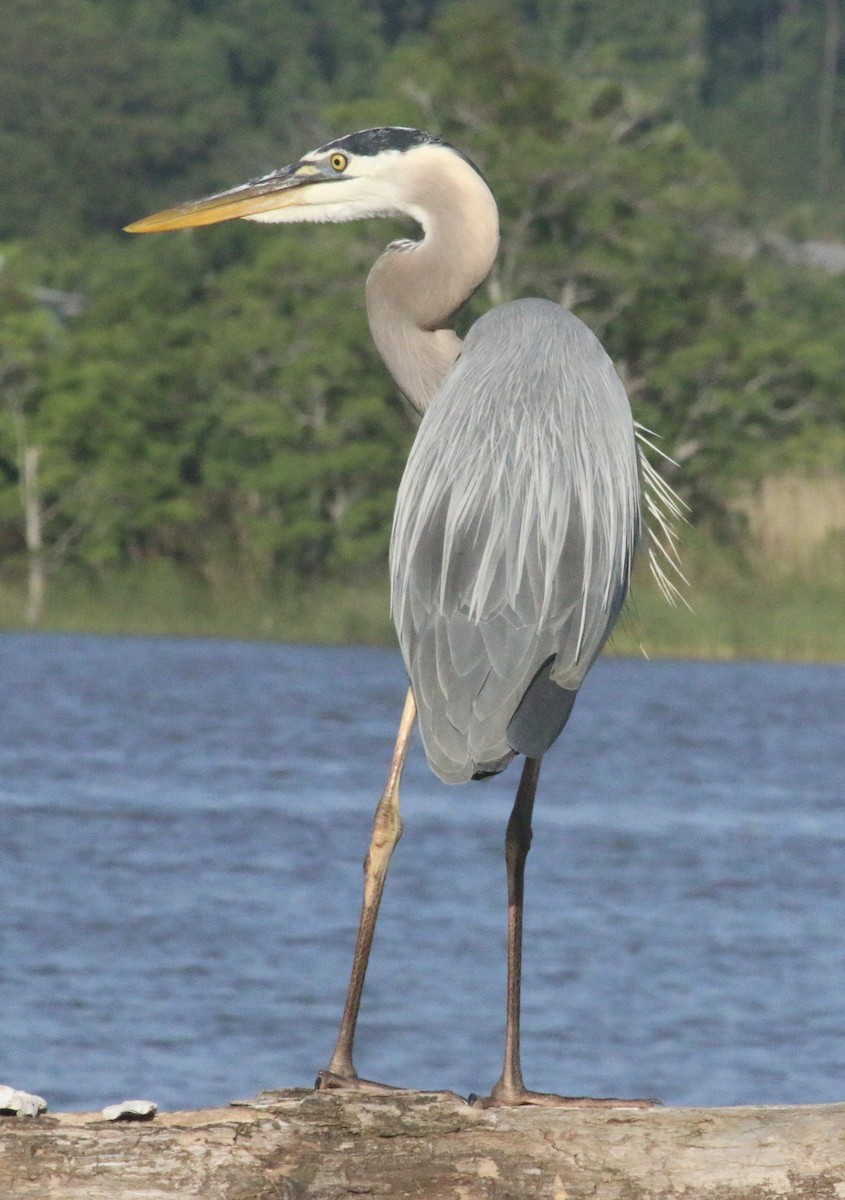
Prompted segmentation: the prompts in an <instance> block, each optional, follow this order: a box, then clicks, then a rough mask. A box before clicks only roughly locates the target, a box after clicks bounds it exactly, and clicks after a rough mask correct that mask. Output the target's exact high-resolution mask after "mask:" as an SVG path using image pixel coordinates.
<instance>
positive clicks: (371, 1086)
mask: <svg viewBox="0 0 845 1200" xmlns="http://www.w3.org/2000/svg"><path fill="white" fill-rule="evenodd" d="M416 715H417V709H416V705H415V703H414V695H413V692H412V691H411V689H410V688H409V689H408V696H407V698H406V700H405V708H404V710H403V712H402V720H401V721H400V723H399V733H398V735H397V737H396V747H395V749H394V751H393V760H392V762H391V764H390V773H389V774H388V777H387V784H386V785H385V789H384V791H383V793H382V796H381V799H380V800H379V802H378V806H377V807H376V815H375V819H374V821H373V836H372V839H371V841H370V848H369V851H368V852H367V857H366V859H365V860H364V901H363V904H362V906H361V919H360V922H359V925H358V940H357V942H356V943H355V954H354V956H353V959H352V974H351V976H350V979H349V989H348V991H347V993H346V1004H345V1005H344V1009H343V1016H342V1018H341V1022H340V1031H339V1033H338V1035H337V1044H336V1045H335V1048H334V1053H333V1054H332V1057H331V1062H330V1063H329V1065H328V1067H327V1068H326V1069H325V1070H324V1071H320V1073H319V1075H318V1076H317V1085H316V1086H317V1087H318V1088H332V1087H346V1088H350V1087H351V1088H357V1089H359V1090H365V1091H382V1090H388V1089H387V1085H386V1084H380V1083H373V1082H371V1081H370V1080H365V1079H359V1078H358V1074H357V1072H356V1070H355V1067H354V1065H353V1062H352V1044H353V1042H354V1040H355V1026H356V1024H357V1021H358V1009H359V1008H360V1005H361V993H362V992H363V990H364V978H365V976H366V974H367V962H368V961H369V957H370V948H371V946H372V944H373V934H374V933H375V928H376V919H377V917H378V910H379V904H380V903H381V896H382V892H383V891H384V881H385V879H386V877H387V868H388V867H389V866H390V857H391V855H392V854H393V849H394V847H395V845H396V843H397V842H398V841H399V838H400V837H401V836H402V820H401V818H400V816H399V781H400V780H401V778H402V769H403V767H404V766H405V758H406V756H407V753H408V745H409V743H410V740H411V731H412V729H413V727H414V718H415V717H416ZM390 1090H393V1089H390Z"/></svg>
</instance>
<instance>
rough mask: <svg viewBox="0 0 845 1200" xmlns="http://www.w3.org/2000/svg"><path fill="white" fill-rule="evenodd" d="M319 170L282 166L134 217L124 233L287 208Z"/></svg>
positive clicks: (214, 221) (297, 200) (182, 226)
mask: <svg viewBox="0 0 845 1200" xmlns="http://www.w3.org/2000/svg"><path fill="white" fill-rule="evenodd" d="M321 179H322V175H321V173H320V172H319V171H318V170H317V168H316V167H314V166H312V165H310V164H307V163H306V164H302V163H294V164H293V166H290V167H282V168H281V169H280V170H279V171H274V172H273V173H272V174H271V175H265V176H263V177H262V178H261V179H254V180H251V181H250V182H249V183H242V184H240V185H239V186H238V187H233V188H229V189H228V190H227V191H225V192H217V193H215V195H213V196H206V197H205V198H204V199H202V200H190V201H188V203H187V204H179V205H177V206H176V207H175V208H165V209H163V210H162V211H161V212H157V213H153V215H152V216H150V217H143V218H142V219H141V220H140V221H133V222H132V224H131V225H127V226H126V232H127V233H165V232H167V231H168V230H170V229H193V228H195V227H196V226H197V225H216V224H217V222H218V221H231V220H232V219H233V218H235V217H249V216H252V215H253V214H254V213H262V212H270V211H271V210H272V209H278V208H288V207H290V206H292V205H295V204H297V203H300V197H299V194H298V191H299V188H301V187H303V186H305V185H306V184H309V183H318V182H320V180H321Z"/></svg>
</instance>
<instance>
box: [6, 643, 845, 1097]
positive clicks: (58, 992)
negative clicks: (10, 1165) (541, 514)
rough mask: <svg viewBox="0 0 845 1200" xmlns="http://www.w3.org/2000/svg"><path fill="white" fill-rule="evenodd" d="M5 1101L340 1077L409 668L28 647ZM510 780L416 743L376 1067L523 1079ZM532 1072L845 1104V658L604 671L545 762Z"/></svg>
mask: <svg viewBox="0 0 845 1200" xmlns="http://www.w3.org/2000/svg"><path fill="white" fill-rule="evenodd" d="M0 672H1V673H2V680H3V686H2V694H0V823H1V824H0V827H1V828H2V838H1V839H0V886H2V916H0V1083H8V1084H12V1085H13V1086H15V1087H19V1088H23V1089H26V1090H27V1091H33V1092H37V1093H39V1094H41V1095H43V1096H45V1097H46V1098H47V1100H48V1103H49V1104H50V1107H51V1108H52V1109H67V1108H71V1109H73V1108H80V1109H89V1108H100V1107H102V1106H103V1105H104V1104H107V1103H110V1102H114V1101H116V1100H121V1099H125V1098H127V1097H134V1096H143V1097H146V1098H149V1099H153V1100H156V1101H157V1102H158V1103H159V1105H160V1106H161V1107H163V1108H178V1107H196V1106H200V1105H208V1104H215V1103H225V1102H227V1101H228V1100H230V1099H233V1098H237V1097H246V1096H250V1095H253V1094H255V1093H256V1092H257V1091H258V1090H260V1089H261V1088H265V1087H283V1086H301V1085H308V1084H310V1083H311V1082H312V1081H313V1078H314V1075H315V1073H316V1071H317V1069H318V1068H319V1067H321V1066H324V1065H326V1063H327V1060H328V1057H329V1054H330V1052H331V1049H332V1045H333V1042H334V1037H335V1033H336V1027H337V1021H338V1018H339V1016H340V1011H341V1007H342V1003H343V996H344V992H345V988H346V980H347V974H348V969H349V964H350V959H351V953H352V946H353V941H354V933H355V927H356V924H357V917H358V907H359V901H360V885H361V861H362V858H363V855H364V852H365V849H366V845H367V842H368V839H369V831H370V824H371V819H372V811H373V807H374V805H375V802H376V800H377V798H378V795H379V793H380V791H381V788H382V785H383V780H384V774H385V770H386V766H387V763H388V761H389V757H390V753H391V749H392V744H393V737H394V733H395V726H396V723H397V720H398V716H399V712H400V708H401V705H402V701H403V696H404V675H403V669H402V665H401V661H400V659H399V656H398V654H397V653H395V652H393V651H390V650H383V651H379V650H372V649H336V648H332V649H329V648H320V647H302V646H283V645H262V644H246V643H236V642H215V641H203V640H196V641H176V640H165V639H161V640H159V639H141V638H138V639H131V638H97V637H77V636H61V635H42V634H30V635H25V634H21V635H16V634H6V635H0ZM516 782H517V770H516V768H515V767H512V768H511V769H510V770H509V771H508V772H506V773H505V774H504V775H502V776H499V777H498V778H496V779H494V780H490V781H487V782H484V783H481V784H478V783H475V784H468V785H466V786H464V787H457V788H454V787H452V788H450V787H446V786H444V785H442V784H440V783H439V782H438V780H437V779H435V777H434V776H433V775H432V774H431V773H430V771H429V770H428V767H427V766H426V764H425V760H424V757H423V754H422V751H421V749H420V747H419V743H418V742H417V743H416V744H415V747H414V750H413V754H412V758H411V761H410V762H409V765H408V768H407V770H406V773H405V780H404V783H403V789H402V802H403V815H404V819H405V837H404V838H403V840H402V842H401V843H400V845H399V847H398V849H397V852H396V855H395V857H394V862H393V866H392V868H391V874H390V878H389V881H388V887H387V892H386V896H385V902H384V905H383V911H382V917H381V920H380V924H379V930H378V933H377V936H376V944H375V950H374V956H373V961H372V964H371V971H370V976H369V978H368V982H367V988H366V991H365V994H364V1004H363V1009H362V1019H361V1024H360V1029H359V1040H358V1046H357V1055H356V1059H357V1065H358V1068H359V1070H360V1071H361V1073H362V1074H366V1075H368V1076H370V1077H371V1078H376V1079H383V1080H385V1081H388V1082H392V1083H397V1084H403V1085H407V1086H419V1087H447V1088H454V1089H455V1090H457V1091H459V1092H462V1093H464V1094H465V1093H467V1092H469V1091H477V1092H483V1091H485V1090H488V1089H489V1087H490V1085H491V1084H492V1083H493V1081H494V1080H495V1078H496V1077H497V1075H498V1073H499V1069H500V1065H501V1052H502V1033H503V1024H504V1002H503V995H504V934H505V885H504V866H503V856H502V843H503V838H504V829H505V824H506V821H507V816H508V813H509V810H510V804H511V802H512V797H513V791H514V788H515V786H516ZM534 833H535V836H534V847H533V849H532V852H531V856H530V858H529V862H528V873H527V901H526V902H527V911H526V935H525V936H526V948H525V979H524V997H523V1058H524V1067H525V1076H526V1081H527V1083H528V1084H529V1086H532V1087H536V1088H541V1089H546V1090H558V1091H567V1092H570V1093H573V1094H587V1093H588V1094H593V1095H601V1094H606V1095H607V1094H612V1095H656V1096H659V1097H661V1098H662V1099H663V1101H664V1102H666V1103H671V1104H704V1105H717V1104H738V1103H793V1102H822V1101H836V1100H840V1101H841V1100H843V1099H845V1016H843V1012H844V1011H845V669H843V668H841V667H835V666H831V667H824V666H799V665H774V664H759V663H757V664H750V663H732V664H708V663H689V662H653V663H648V662H645V661H632V660H625V659H619V660H616V659H613V658H612V657H609V658H605V659H604V660H602V661H601V662H599V663H598V664H597V666H596V668H595V669H594V671H593V673H592V674H591V676H590V678H589V679H588V680H587V683H586V684H585V685H584V688H583V692H582V695H581V697H580V698H579V701H578V704H577V705H576V708H575V712H574V714H573V717H572V719H571V721H570V724H569V726H568V727H567V729H566V730H565V732H564V734H563V736H562V737H561V739H560V741H559V742H558V744H557V745H556V746H555V747H554V748H553V750H552V751H551V752H550V753H549V754H548V755H547V757H546V760H545V763H544V768H543V775H542V777H541V781H540V791H539V797H538V803H537V809H536V813H535V823H534Z"/></svg>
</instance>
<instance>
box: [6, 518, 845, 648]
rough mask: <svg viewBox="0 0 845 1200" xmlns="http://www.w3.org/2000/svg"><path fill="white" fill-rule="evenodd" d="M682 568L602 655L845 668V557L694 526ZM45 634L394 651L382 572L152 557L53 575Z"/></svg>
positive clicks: (639, 577)
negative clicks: (287, 572) (276, 576)
mask: <svg viewBox="0 0 845 1200" xmlns="http://www.w3.org/2000/svg"><path fill="white" fill-rule="evenodd" d="M682 556H683V569H684V573H685V576H686V578H687V579H688V581H689V586H688V587H687V586H682V589H681V591H682V595H683V597H684V599H685V600H686V601H687V603H688V604H689V607H686V605H685V604H683V603H678V604H676V605H675V606H674V607H672V606H670V605H669V604H668V603H667V602H666V601H665V599H664V598H663V597H662V595H661V594H660V592H659V590H658V588H657V586H656V585H655V583H654V581H653V579H652V578H651V576H650V573H649V570H648V565H647V563H646V561H645V556H644V555H642V556H641V558H640V561H639V563H638V565H637V567H636V569H635V573H634V581H633V585H632V588H631V594H630V596H629V600H628V604H627V605H626V608H625V611H624V612H623V615H622V617H621V618H620V620H619V622H618V624H617V626H616V629H615V630H614V633H613V635H612V637H611V640H610V643H609V645H608V647H607V648H606V650H605V654H610V655H615V656H634V657H639V656H643V657H646V658H698V659H712V660H730V659H743V658H748V659H765V660H770V661H797V662H820V663H821V662H831V663H837V662H838V663H845V622H843V621H842V619H841V606H842V596H843V594H845V555H843V553H842V551H841V549H839V547H837V546H834V547H833V552H831V551H829V550H827V549H826V548H825V546H824V545H822V546H820V547H819V548H818V549H817V550H816V551H815V552H814V553H813V554H811V555H808V556H806V557H805V558H804V559H803V560H795V559H787V560H786V561H785V562H781V563H779V564H778V565H777V566H774V565H772V564H771V562H768V561H766V560H763V561H753V560H749V559H743V558H742V557H740V555H739V554H738V552H737V551H735V550H732V549H730V548H726V547H725V546H724V545H723V544H720V543H719V542H716V541H715V540H713V539H711V538H708V537H706V536H705V535H704V534H702V533H700V532H699V531H696V530H691V529H687V530H685V531H684V539H683V546H682ZM26 607H27V589H26V579H25V575H24V572H23V571H22V570H21V569H19V570H18V571H16V572H12V571H9V570H7V571H6V572H4V574H3V576H2V577H0V629H3V630H6V631H10V630H16V629H17V630H23V629H25V628H27V623H26V620H25V614H26ZM31 628H34V629H37V630H44V631H54V632H65V633H90V634H124V635H139V636H173V637H218V638H232V639H245V640H267V641H279V642H313V643H323V644H327V645H342V644H357V645H371V646H393V645H395V635H394V632H393V626H392V624H391V621H390V614H389V596H388V582H387V568H386V565H384V566H378V565H376V566H374V567H373V569H372V571H371V572H370V573H369V574H368V575H361V576H358V577H355V578H350V579H346V580H343V581H341V580H334V581H332V580H329V581H322V582H320V583H319V584H315V585H313V586H311V587H309V586H304V585H303V584H301V583H300V582H299V581H293V580H292V581H291V582H290V583H289V584H288V585H287V586H284V585H281V586H278V587H276V588H274V589H272V590H270V589H268V588H261V587H259V586H258V585H257V584H250V583H249V581H247V580H245V578H244V576H243V574H242V573H239V572H238V571H237V570H236V569H235V568H231V569H229V570H228V571H226V570H218V571H216V572H215V573H214V577H213V579H211V580H209V579H207V578H202V577H200V576H199V575H197V574H194V573H191V572H189V571H187V570H185V569H179V568H178V567H176V566H174V565H173V564H172V563H170V562H169V561H167V560H158V561H153V562H151V563H148V564H142V565H136V566H133V567H131V568H125V569H123V570H120V571H117V570H113V571H111V572H104V573H102V574H101V575H99V576H92V575H85V574H82V573H81V572H79V571H73V570H71V569H70V568H64V569H63V570H60V571H58V572H56V574H55V575H54V576H52V577H51V578H50V580H49V583H48V587H47V592H46V601H45V605H44V611H43V615H42V617H41V619H40V620H39V621H38V622H37V623H36V624H35V625H34V626H31Z"/></svg>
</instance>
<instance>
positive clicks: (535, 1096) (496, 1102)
mask: <svg viewBox="0 0 845 1200" xmlns="http://www.w3.org/2000/svg"><path fill="white" fill-rule="evenodd" d="M470 1104H472V1105H474V1106H475V1107H476V1108H515V1107H518V1106H519V1105H523V1104H533V1105H536V1106H537V1107H541V1108H659V1107H660V1101H659V1100H621V1099H619V1098H618V1097H616V1096H608V1097H602V1098H600V1099H597V1098H595V1097H593V1096H558V1095H557V1093H555V1092H530V1091H528V1089H527V1088H521V1089H518V1090H510V1089H505V1088H494V1089H493V1094H492V1095H491V1096H471V1097H470Z"/></svg>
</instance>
